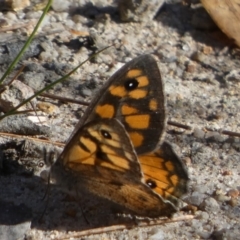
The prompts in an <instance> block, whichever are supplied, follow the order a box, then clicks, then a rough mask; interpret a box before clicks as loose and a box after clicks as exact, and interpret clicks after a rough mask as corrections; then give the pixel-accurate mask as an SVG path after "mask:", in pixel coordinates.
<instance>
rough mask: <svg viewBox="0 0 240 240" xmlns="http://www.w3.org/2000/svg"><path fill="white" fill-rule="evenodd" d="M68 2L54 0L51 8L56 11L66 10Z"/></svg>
mask: <svg viewBox="0 0 240 240" xmlns="http://www.w3.org/2000/svg"><path fill="white" fill-rule="evenodd" d="M69 6H70V3H69V2H68V1H64V0H63V1H62V0H54V1H53V3H52V6H51V7H52V8H53V10H54V11H56V12H64V11H68V9H69Z"/></svg>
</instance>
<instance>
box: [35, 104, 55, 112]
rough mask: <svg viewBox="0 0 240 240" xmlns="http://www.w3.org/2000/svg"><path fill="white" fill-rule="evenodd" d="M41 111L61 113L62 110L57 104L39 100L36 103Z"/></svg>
mask: <svg viewBox="0 0 240 240" xmlns="http://www.w3.org/2000/svg"><path fill="white" fill-rule="evenodd" d="M36 106H37V107H38V108H39V109H40V110H41V111H43V112H45V113H47V114H56V113H59V112H60V110H59V108H58V107H57V106H56V105H53V104H52V103H48V102H39V103H37V105H36Z"/></svg>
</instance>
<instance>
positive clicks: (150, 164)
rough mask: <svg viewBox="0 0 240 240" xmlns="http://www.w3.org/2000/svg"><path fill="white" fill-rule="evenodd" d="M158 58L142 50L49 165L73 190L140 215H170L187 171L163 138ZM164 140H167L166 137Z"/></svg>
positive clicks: (101, 93)
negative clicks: (85, 191) (85, 192)
mask: <svg viewBox="0 0 240 240" xmlns="http://www.w3.org/2000/svg"><path fill="white" fill-rule="evenodd" d="M165 111H166V110H165V97H164V90H163V82H162V78H161V74H160V70H159V68H158V64H157V61H156V60H155V58H154V57H153V56H152V55H142V56H140V57H137V58H135V59H133V60H132V61H130V62H128V63H127V64H125V65H124V66H123V67H122V68H121V69H120V70H118V71H117V72H116V73H115V74H114V75H113V76H112V77H111V78H110V79H109V80H108V81H107V82H106V84H105V85H104V86H103V87H102V88H101V90H100V91H99V92H98V94H97V95H96V96H95V97H94V99H93V100H92V102H91V103H90V105H89V107H88V108H87V110H86V111H85V114H84V115H83V117H82V118H81V119H80V121H79V123H78V124H77V126H76V127H75V129H74V131H73V133H72V135H71V137H70V138H69V140H68V142H67V144H66V147H65V148H64V150H63V152H62V153H61V155H60V157H59V158H58V159H57V161H56V163H55V164H54V165H53V166H52V168H51V177H53V179H54V182H55V183H56V184H57V185H60V186H61V187H62V188H63V189H65V190H67V191H69V192H78V191H80V190H81V188H86V189H87V190H88V191H90V192H91V193H93V194H96V195H98V196H100V197H103V198H106V199H108V200H111V201H112V202H115V203H117V204H119V205H120V206H122V207H124V208H126V209H128V210H129V211H130V212H133V213H134V214H136V215H138V216H146V217H159V216H170V215H172V214H173V213H174V212H176V211H177V210H178V202H179V198H180V197H181V196H182V195H183V194H185V193H186V192H187V184H188V173H187V171H186V169H185V167H184V165H183V163H182V162H181V160H180V159H179V158H178V156H177V155H176V153H175V152H174V150H173V149H172V147H171V145H170V144H169V143H168V142H163V137H164V131H165V125H166V113H165ZM162 142H163V143H162Z"/></svg>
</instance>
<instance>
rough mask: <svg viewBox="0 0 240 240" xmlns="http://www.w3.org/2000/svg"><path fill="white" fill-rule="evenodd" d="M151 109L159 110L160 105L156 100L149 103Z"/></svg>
mask: <svg viewBox="0 0 240 240" xmlns="http://www.w3.org/2000/svg"><path fill="white" fill-rule="evenodd" d="M149 108H150V109H151V110H152V111H156V110H157V108H158V103H157V101H156V100H155V99H152V100H151V101H150V102H149Z"/></svg>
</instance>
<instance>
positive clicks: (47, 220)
mask: <svg viewBox="0 0 240 240" xmlns="http://www.w3.org/2000/svg"><path fill="white" fill-rule="evenodd" d="M40 2H41V1H37V0H33V1H31V3H30V6H28V7H27V8H26V7H25V6H23V9H21V6H18V9H21V10H19V11H15V12H13V11H9V10H7V11H5V12H2V13H0V23H1V22H2V23H4V26H2V27H1V28H2V29H3V30H2V29H1V32H0V63H1V65H0V72H1V75H2V74H3V72H4V71H5V70H6V67H7V65H9V63H10V62H11V61H12V59H13V57H14V56H16V54H17V52H18V51H19V49H20V48H21V46H22V44H23V42H24V41H26V38H27V37H26V36H27V35H28V33H29V31H30V30H31V29H32V27H33V26H34V24H36V21H37V20H38V18H39V16H40V15H41V13H42V8H41V5H40V4H39V3H40ZM122 2H124V1H122ZM129 2H131V3H132V4H133V6H132V7H131V9H134V6H135V5H134V4H135V3H136V2H137V1H129ZM142 2H143V4H148V3H149V1H142ZM160 2H161V1H159V6H156V7H155V8H153V7H152V6H151V7H149V10H152V12H150V13H147V12H146V14H147V15H145V14H144V11H142V10H141V12H138V11H137V10H136V11H135V12H134V11H132V10H131V12H128V13H129V15H124V16H122V13H121V14H120V13H119V12H122V11H123V10H124V11H126V9H122V5H121V9H119V7H118V4H117V2H116V1H113V0H98V1H87V0H78V1H77V0H68V1H67V0H65V1H60V0H56V1H54V3H53V6H52V9H51V10H50V11H49V13H48V16H47V17H46V18H45V20H44V23H43V24H42V25H41V28H40V30H39V31H38V35H37V36H36V37H35V39H34V41H33V43H32V45H31V47H30V48H29V50H28V52H27V53H25V55H24V56H23V58H22V59H21V62H20V63H19V65H18V66H17V67H16V70H14V72H17V69H19V67H20V66H22V65H25V69H24V70H23V72H22V73H21V75H20V76H19V77H18V78H17V80H20V81H21V82H22V84H24V85H25V87H23V88H24V89H26V90H25V91H28V92H31V91H32V92H33V91H37V90H40V89H41V88H42V87H43V86H46V85H47V84H49V83H51V82H53V81H54V80H56V79H58V78H60V77H62V76H64V75H65V74H66V73H68V72H69V71H70V70H71V69H73V68H74V67H75V66H77V65H78V64H80V63H81V62H82V61H84V60H85V59H87V58H88V56H89V55H90V54H92V53H95V52H96V51H97V50H100V49H102V48H103V47H106V46H109V45H113V44H114V45H113V46H112V47H110V48H109V49H107V50H106V51H104V52H102V53H101V54H99V55H98V56H96V57H95V58H94V59H93V60H91V61H90V62H87V63H86V64H84V65H83V66H81V68H79V69H78V70H77V71H76V72H75V73H74V74H72V75H71V77H69V78H68V79H67V80H65V81H64V82H62V83H60V84H58V85H56V86H55V87H53V89H50V90H48V91H47V92H48V93H51V94H56V95H59V96H64V97H68V98H71V99H76V100H82V101H85V102H88V101H90V100H91V98H92V97H94V94H95V92H96V91H97V90H99V89H100V88H101V86H102V85H103V83H104V82H105V81H106V80H107V78H109V77H110V76H111V75H112V74H113V73H114V72H115V71H116V70H117V69H118V68H120V67H121V66H122V65H123V64H125V63H126V62H127V61H129V60H131V59H132V58H134V57H136V56H139V55H141V54H145V53H151V54H154V55H155V56H156V57H157V58H158V59H159V65H160V69H161V73H162V77H163V81H164V83H165V92H166V99H167V112H168V119H169V120H171V121H174V122H177V123H181V124H184V125H188V126H191V127H192V129H193V130H185V129H182V128H177V127H174V126H171V125H168V127H167V129H166V132H167V134H166V139H167V140H168V141H169V142H171V143H172V144H173V145H174V148H175V146H176V148H175V150H176V151H177V153H178V154H179V156H180V157H181V158H182V159H183V160H184V161H185V163H186V165H187V168H188V172H189V177H190V182H189V192H188V194H187V195H186V196H184V197H183V200H184V201H185V202H186V203H188V204H191V205H193V206H194V207H195V208H196V209H195V211H194V216H195V218H194V219H192V220H186V221H178V222H174V223H167V224H164V225H156V226H151V225H150V224H149V226H145V227H140V226H138V224H136V222H137V223H138V222H141V221H140V220H139V219H134V218H133V217H131V216H125V215H124V216H123V215H120V216H118V215H117V214H116V213H118V212H119V211H118V206H115V204H113V203H111V202H109V201H106V200H104V199H100V198H97V197H96V196H93V195H91V194H89V193H82V195H81V196H80V198H79V199H78V200H77V201H76V199H75V200H74V199H72V198H70V197H69V196H67V195H66V194H65V193H62V192H60V191H59V190H57V189H56V188H55V187H52V188H51V191H50V194H49V195H48V197H47V198H48V200H43V196H44V194H45V192H46V183H45V182H43V180H42V179H41V178H39V175H40V172H42V171H43V169H45V168H47V167H49V166H46V165H45V164H44V162H43V161H42V159H43V157H44V156H45V155H44V152H43V149H44V147H47V148H51V146H52V144H51V143H44V142H42V143H40V142H39V141H34V140H29V139H28V140H26V139H25V138H23V137H22V136H15V137H10V136H5V135H3V134H1V138H0V144H1V145H0V154H1V160H0V182H1V184H0V192H1V196H0V202H1V204H0V206H1V208H2V211H1V214H0V215H1V216H0V228H1V230H0V232H1V235H0V238H1V239H63V238H71V237H74V236H75V237H76V236H77V234H80V233H81V231H83V230H87V229H94V228H99V227H107V226H112V225H117V224H126V225H127V226H131V227H127V228H126V229H125V230H112V231H110V232H107V231H106V230H105V229H102V232H101V231H100V233H98V234H97V235H92V233H90V232H89V233H86V234H85V236H84V239H153V240H155V239H240V237H239V236H240V228H239V226H240V222H239V221H240V207H239V206H240V205H239V203H240V200H239V196H240V193H239V192H240V184H239V183H240V177H239V173H240V165H239V160H240V140H239V137H237V136H233V135H231V134H230V135H224V134H222V133H223V130H228V131H231V132H238V133H239V132H240V111H239V109H240V101H239V94H240V84H239V83H240V81H239V80H240V77H239V75H240V73H239V64H240V54H239V49H237V48H235V47H234V46H232V45H229V44H228V43H229V41H228V40H227V38H226V37H225V36H224V35H223V33H221V31H220V30H219V29H218V28H217V27H216V26H215V25H214V23H213V22H212V21H211V19H210V18H209V17H206V16H207V13H206V11H205V10H204V9H203V8H202V7H201V4H200V3H199V1H197V0H196V1H192V4H191V5H188V4H186V1H180V0H174V1H173V0H171V1H170V0H166V1H165V3H162V4H163V5H161V4H160ZM188 2H191V1H188ZM124 7H126V8H127V7H129V6H124ZM135 7H136V6H135ZM153 16H154V18H153ZM123 17H124V19H123ZM152 18H153V19H152ZM123 20H124V22H123ZM125 21H127V22H125ZM9 27H14V28H13V29H12V30H11V29H10V30H9ZM4 29H7V30H4ZM12 76H13V74H12V75H11V76H10V77H12ZM10 77H9V79H7V80H6V82H4V83H5V84H7V82H9V81H10ZM24 85H22V86H24ZM6 88H7V90H6V92H4V98H3V97H2V99H3V100H1V101H2V103H1V105H2V104H3V105H4V104H5V103H6V104H7V103H9V102H10V103H11V104H13V105H14V106H16V105H17V104H18V103H19V102H21V101H22V100H23V99H24V97H23V95H24V89H22V87H20V89H19V85H16V83H15V85H14V84H12V85H10V86H7V87H6ZM28 88H31V89H32V90H31V91H30V89H28ZM2 96H3V95H2ZM34 105H36V106H39V108H40V109H41V111H39V112H38V116H36V114H35V113H34V112H31V113H28V114H24V115H19V116H18V117H8V118H6V119H5V120H4V121H2V122H1V123H0V130H1V131H3V132H10V133H17V134H24V135H26V134H28V135H31V136H32V135H38V139H39V138H40V139H42V140H43V139H50V141H52V142H54V141H58V142H61V143H65V142H66V141H67V139H68V137H69V136H70V135H71V132H72V130H73V128H74V126H75V125H76V124H77V122H78V120H79V118H80V117H81V116H82V114H83V112H84V111H85V109H86V107H84V106H82V105H79V104H76V103H67V102H65V101H61V100H54V99H49V98H47V97H38V98H37V100H35V102H34ZM30 108H31V105H30V104H29V105H28V106H27V107H26V109H30ZM1 109H2V108H1ZM26 109H24V110H26ZM26 143H27V144H26ZM59 146H60V145H59ZM46 201H48V205H47V209H46V211H45V213H44V216H43V218H42V219H41V220H39V219H40V217H41V214H42V213H43V212H44V208H45V206H46ZM4 209H5V210H6V211H5V212H4ZM6 212H7V214H6ZM3 213H4V214H3ZM185 214H191V212H190V211H189V210H187V212H186V213H184V212H180V213H177V214H176V216H185ZM83 215H84V216H85V217H86V218H87V220H88V222H89V223H90V224H89V223H87V222H86V220H85V218H84V216H83ZM76 239H83V237H76Z"/></svg>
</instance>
